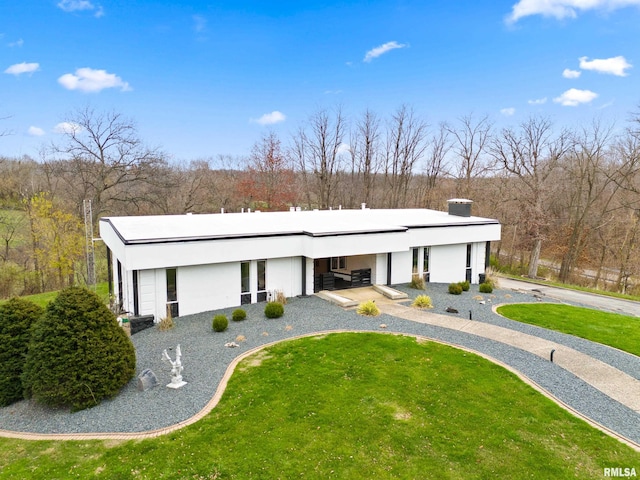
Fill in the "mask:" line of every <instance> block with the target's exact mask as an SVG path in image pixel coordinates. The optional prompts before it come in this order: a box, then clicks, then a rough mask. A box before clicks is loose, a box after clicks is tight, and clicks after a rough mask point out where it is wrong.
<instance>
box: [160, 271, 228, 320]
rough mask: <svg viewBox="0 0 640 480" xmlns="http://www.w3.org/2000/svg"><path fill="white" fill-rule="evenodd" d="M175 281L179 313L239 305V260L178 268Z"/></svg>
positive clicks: (184, 313)
mask: <svg viewBox="0 0 640 480" xmlns="http://www.w3.org/2000/svg"><path fill="white" fill-rule="evenodd" d="M177 282H178V308H179V311H180V315H181V316H182V315H190V314H192V313H198V312H206V311H208V310H216V309H218V308H224V307H228V306H230V305H240V263H237V262H233V263H220V264H216V265H198V266H189V267H179V268H178V271H177ZM165 299H166V293H165Z"/></svg>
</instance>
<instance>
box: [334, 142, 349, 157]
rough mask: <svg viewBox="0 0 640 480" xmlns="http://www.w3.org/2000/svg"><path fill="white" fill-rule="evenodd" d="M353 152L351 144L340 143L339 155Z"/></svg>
mask: <svg viewBox="0 0 640 480" xmlns="http://www.w3.org/2000/svg"><path fill="white" fill-rule="evenodd" d="M350 152H351V145H349V144H348V143H344V142H342V143H341V144H340V145H338V152H337V153H338V155H341V154H343V153H344V154H346V153H350Z"/></svg>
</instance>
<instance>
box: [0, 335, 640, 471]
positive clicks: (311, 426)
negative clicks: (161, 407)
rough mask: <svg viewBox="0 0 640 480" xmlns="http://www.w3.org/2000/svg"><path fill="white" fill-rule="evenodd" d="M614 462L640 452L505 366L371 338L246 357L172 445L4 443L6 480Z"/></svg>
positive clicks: (411, 342)
mask: <svg viewBox="0 0 640 480" xmlns="http://www.w3.org/2000/svg"><path fill="white" fill-rule="evenodd" d="M167 408H171V403H170V401H167ZM153 414H156V415H157V414H161V412H153ZM123 415H126V412H123ZM617 466H621V467H634V468H636V470H638V469H639V467H640V453H638V452H635V451H633V450H632V449H630V448H629V447H627V446H625V445H623V444H621V443H619V442H618V441H616V440H614V439H612V438H610V437H608V436H606V435H605V434H603V433H601V432H600V431H598V430H595V429H593V428H591V427H590V426H588V425H587V424H586V423H584V422H583V421H581V420H579V419H577V418H575V417H573V416H572V415H570V414H569V413H567V412H566V411H564V410H562V409H561V408H560V407H558V406H557V405H556V404H554V403H553V402H552V401H551V400H549V399H547V398H546V397H544V396H542V395H540V394H539V393H537V392H536V391H535V390H533V389H532V388H531V387H529V386H527V385H526V384H524V383H523V382H522V381H520V380H519V379H518V378H517V377H515V376H514V375H513V374H511V373H509V372H508V371H506V370H504V369H503V368H501V367H499V366H497V365H495V364H492V363H490V362H489V361H487V360H485V359H482V358H480V357H478V356H476V355H472V354H469V353H465V352H462V351H460V350H456V349H453V348H451V347H447V346H442V345H438V344H435V343H430V342H429V343H421V342H417V341H416V340H415V339H413V338H409V337H399V336H392V335H383V334H374V333H371V334H334V335H328V336H325V337H314V338H305V339H300V340H294V341H288V342H284V343H280V344H278V345H276V346H273V347H271V348H269V349H267V350H264V351H262V352H260V353H258V354H256V355H254V356H252V357H250V358H248V359H245V361H244V362H243V363H241V364H240V366H239V367H238V369H237V370H236V372H235V373H234V375H233V377H232V378H231V380H230V382H229V385H228V388H227V390H226V392H225V394H224V396H223V398H222V400H221V402H220V404H219V405H218V406H217V407H216V408H215V409H214V410H213V411H212V412H211V413H210V414H209V415H208V416H206V417H205V418H204V419H203V420H201V421H199V422H197V423H196V424H194V425H192V426H190V427H187V428H185V429H182V430H179V431H177V432H174V433H171V434H169V435H167V436H162V437H158V438H155V439H151V440H144V441H129V442H114V441H83V442H51V441H47V442H26V441H18V440H10V439H0V478H20V479H22V478H29V479H55V478H60V479H62V478H64V479H66V478H108V479H129V478H134V479H277V478H284V479H291V478H313V479H327V478H329V479H330V478H336V479H372V478H376V479H390V478H397V479H412V478H419V479H428V478H437V479H461V478H464V479H494V478H509V479H513V478H533V479H536V478H539V479H567V478H580V479H589V478H597V479H601V478H603V469H604V468H606V467H617Z"/></svg>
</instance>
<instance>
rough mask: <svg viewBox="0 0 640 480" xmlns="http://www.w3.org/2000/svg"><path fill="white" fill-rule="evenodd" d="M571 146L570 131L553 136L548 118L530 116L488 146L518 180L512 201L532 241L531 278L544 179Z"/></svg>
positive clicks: (539, 244)
mask: <svg viewBox="0 0 640 480" xmlns="http://www.w3.org/2000/svg"><path fill="white" fill-rule="evenodd" d="M570 146H571V135H570V134H569V132H567V131H566V130H563V131H561V132H560V133H559V134H557V135H555V134H554V131H553V125H552V123H551V121H550V120H549V119H546V118H540V117H531V118H530V119H529V120H527V121H525V122H523V123H521V124H520V127H519V130H517V131H516V130H513V129H511V128H507V129H503V130H502V132H501V134H500V135H499V136H497V137H495V138H493V139H492V141H491V144H490V146H489V152H490V154H491V155H492V157H493V158H494V159H495V160H496V161H497V162H499V163H500V164H501V165H502V167H503V168H504V170H505V171H506V172H507V173H508V174H510V175H511V176H513V177H515V178H516V179H517V181H518V182H519V183H520V187H521V188H520V190H519V196H518V198H516V199H515V200H516V202H517V204H518V206H519V208H520V211H521V212H522V213H523V216H522V222H523V224H524V227H525V228H524V230H525V232H526V233H527V235H528V237H529V239H530V241H531V255H530V258H529V276H530V277H535V276H536V275H537V272H538V263H539V261H540V252H541V250H542V241H543V240H544V238H545V232H544V229H545V226H546V224H547V217H546V214H545V200H546V198H547V196H548V182H547V180H548V179H549V178H550V176H551V175H552V174H553V173H554V172H555V171H556V168H557V166H558V162H559V161H560V159H561V158H563V156H564V155H565V154H566V153H567V151H568V150H569V148H570Z"/></svg>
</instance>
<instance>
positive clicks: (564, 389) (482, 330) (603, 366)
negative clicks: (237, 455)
mask: <svg viewBox="0 0 640 480" xmlns="http://www.w3.org/2000/svg"><path fill="white" fill-rule="evenodd" d="M361 293H362V294H363V295H366V296H367V297H372V296H373V295H372V294H371V293H370V292H365V291H362V292H361ZM297 300H298V301H299V302H301V305H302V307H303V308H302V311H305V312H306V311H308V310H310V308H309V307H310V306H312V307H313V308H318V307H319V308H318V310H319V311H320V310H322V311H323V312H325V313H324V315H329V316H330V317H332V318H333V319H335V318H339V317H340V318H344V317H346V320H347V321H346V322H340V323H341V325H335V327H337V328H330V329H326V328H324V329H323V328H313V325H311V328H308V330H309V331H307V332H296V333H295V334H294V333H293V332H292V333H291V334H288V335H285V336H284V338H280V339H277V340H276V341H271V342H268V343H267V342H264V340H266V337H263V339H262V341H260V342H259V343H260V344H259V345H257V346H254V347H253V348H248V349H246V350H245V351H244V352H243V353H241V354H240V355H237V356H234V357H232V359H231V360H230V361H229V362H228V363H227V365H226V368H225V369H224V373H223V374H222V376H221V379H220V381H219V382H218V383H217V386H216V389H215V393H214V394H213V395H211V394H209V397H208V398H209V401H208V402H207V403H206V404H205V405H204V407H203V408H198V409H196V410H195V411H193V412H192V414H191V415H189V416H188V417H187V418H185V419H183V420H180V421H176V422H173V423H172V424H171V425H168V426H163V427H160V428H156V429H147V430H146V431H137V432H135V431H123V432H86V433H31V432H28V431H10V430H0V435H1V436H5V437H12V438H21V439H33V440H36V439H58V440H83V439H121V440H125V439H141V438H151V437H156V436H159V435H163V434H166V433H169V432H172V431H175V430H177V429H180V428H182V427H184V426H186V425H189V424H191V423H194V422H196V421H198V420H199V419H201V418H202V417H203V416H204V415H206V414H207V413H209V412H210V411H211V409H213V408H214V407H215V406H216V405H217V403H218V401H219V400H220V398H221V396H222V394H223V392H224V390H225V388H226V384H227V381H228V379H229V377H230V376H231V374H232V373H233V371H234V369H235V366H236V365H237V364H238V363H239V362H240V361H241V360H242V359H244V358H245V357H247V356H249V355H252V354H254V353H256V352H257V351H259V350H261V349H263V348H266V347H268V346H270V345H273V344H275V343H278V342H279V341H282V340H284V339H287V340H288V339H292V338H300V337H305V336H312V335H318V334H326V333H329V332H344V331H380V332H386V333H399V334H406V335H412V336H416V337H417V338H425V339H428V340H434V341H438V342H441V343H445V344H449V345H452V346H455V347H457V348H461V349H463V350H468V351H472V352H474V353H478V354H480V355H482V356H483V357H485V358H488V359H489V360H491V361H493V362H495V363H498V364H500V365H502V366H504V367H505V368H508V369H509V370H511V371H512V372H514V373H516V374H517V375H518V376H519V377H520V378H522V379H523V380H525V381H527V383H529V384H531V385H533V386H534V387H535V388H537V389H538V390H539V391H541V392H543V393H544V394H546V395H548V396H549V397H551V398H553V399H554V400H555V401H556V402H557V403H559V404H560V405H561V406H563V407H564V408H566V409H568V410H569V411H571V412H573V413H574V414H576V415H578V416H580V417H582V418H584V419H585V420H587V421H589V423H591V424H592V425H594V426H596V427H598V428H600V429H601V430H603V431H605V432H606V433H608V434H609V435H612V436H614V437H616V438H618V439H620V440H622V441H625V443H627V444H629V445H631V446H632V447H633V448H635V449H636V450H640V435H639V434H638V432H640V381H639V380H638V378H636V377H635V376H632V375H630V374H628V373H625V372H622V371H620V370H619V369H617V368H614V367H612V366H611V365H609V364H607V363H605V362H603V361H600V360H597V359H595V358H592V357H591V356H589V355H585V354H584V353H582V352H580V351H578V350H576V349H574V348H571V347H569V346H567V345H564V344H563V342H562V337H561V336H559V337H557V338H554V339H553V340H548V339H543V338H540V337H538V336H536V335H531V334H527V333H523V332H519V331H517V330H514V329H511V328H505V327H502V326H496V325H492V324H490V323H487V322H484V321H478V320H466V319H463V318H461V316H451V315H440V314H435V313H432V312H425V311H418V310H416V309H413V308H409V307H406V306H403V305H400V304H398V303H395V302H385V301H384V300H383V299H380V298H379V297H378V300H377V303H378V305H379V306H380V307H381V309H382V311H383V312H384V313H385V314H386V315H383V316H381V317H378V318H376V319H367V318H363V317H359V316H357V315H355V314H354V313H353V312H345V311H342V316H340V315H338V314H337V311H338V312H339V311H341V309H339V308H338V307H333V306H330V305H328V304H325V303H324V302H322V301H321V300H319V299H317V298H309V299H297ZM305 302H307V303H306V304H305ZM317 302H321V305H318V304H317ZM298 306H300V305H298ZM313 308H311V310H313ZM287 309H288V310H295V308H294V307H293V306H292V307H288V308H287ZM336 309H338V310H337V311H336ZM487 310H490V307H489V306H487V308H486V309H485V313H486V314H487V315H488V312H486V311H487ZM327 312H329V313H327ZM491 315H493V316H495V315H496V314H495V313H493V312H492V313H491ZM285 316H286V315H285ZM474 317H475V316H474ZM356 318H357V322H356V321H354V320H355V319H356ZM208 321H209V320H207V322H208ZM333 323H334V324H335V322H333ZM350 323H351V324H353V325H349V324H350ZM270 325H275V324H274V323H270ZM300 326H302V325H300ZM323 326H324V325H323ZM289 327H291V328H289ZM318 327H321V325H318ZM345 327H346V328H345ZM349 327H353V328H349ZM209 328H210V327H209ZM293 328H294V327H293V326H291V325H287V326H286V328H285V329H284V330H286V331H289V330H291V329H293ZM153 333H154V332H151V333H149V334H148V336H152V335H153ZM265 333H267V332H263V334H262V335H265ZM138 335H141V334H138ZM588 343H590V342H588ZM552 349H554V350H555V354H554V363H551V362H550V361H549V354H550V352H551V350H552ZM625 355H627V354H625ZM630 357H633V356H630ZM633 359H636V360H640V359H638V358H637V357H633ZM638 364H640V361H639V362H638ZM188 367H189V365H188V364H187V368H188ZM138 401H140V399H139V398H138ZM97 408H98V407H96V409H97ZM91 410H94V409H91ZM1 423H2V417H1V416H0V424H1Z"/></svg>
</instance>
